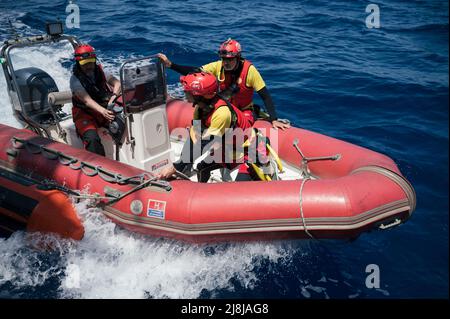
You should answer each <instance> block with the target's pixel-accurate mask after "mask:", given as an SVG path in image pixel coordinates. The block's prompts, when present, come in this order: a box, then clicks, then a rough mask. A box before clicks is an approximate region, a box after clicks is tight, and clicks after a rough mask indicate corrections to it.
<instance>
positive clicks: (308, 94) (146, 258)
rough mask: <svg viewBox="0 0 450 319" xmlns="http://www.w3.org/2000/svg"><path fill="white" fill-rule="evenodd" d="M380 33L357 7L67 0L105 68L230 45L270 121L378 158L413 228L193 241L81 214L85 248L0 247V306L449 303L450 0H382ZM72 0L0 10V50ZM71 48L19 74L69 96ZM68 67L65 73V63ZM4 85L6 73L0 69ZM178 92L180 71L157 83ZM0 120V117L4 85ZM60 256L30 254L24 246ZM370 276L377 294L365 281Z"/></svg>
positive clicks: (202, 56) (46, 55)
mask: <svg viewBox="0 0 450 319" xmlns="http://www.w3.org/2000/svg"><path fill="white" fill-rule="evenodd" d="M374 3H376V4H377V5H379V8H380V18H381V19H380V22H381V25H380V28H376V29H375V28H372V29H369V28H367V27H366V24H365V20H366V17H367V16H368V15H369V14H368V13H366V12H365V9H366V6H367V5H368V4H370V2H368V1H343V0H342V1H336V0H332V1H325V0H315V1H274V0H265V1H258V0H256V1H251V2H250V1H249V2H247V1H237V0H230V1H226V2H221V1H212V0H202V1H199V0H185V1H170V2H169V1H150V0H147V1H145V0H140V1H131V0H128V1H118V0H111V1H106V0H103V1H85V0H83V1H81V0H80V1H76V4H77V5H78V6H79V8H80V28H79V29H71V30H68V29H66V33H70V34H74V35H76V36H78V37H79V38H80V39H81V40H83V41H85V42H89V43H91V44H92V45H93V46H94V47H95V48H96V49H97V51H98V52H99V56H100V58H101V60H102V62H103V64H104V66H105V67H106V69H107V70H109V71H111V72H113V73H115V74H117V73H118V67H119V66H120V64H121V63H122V62H123V61H124V60H126V59H128V58H130V57H136V56H144V55H150V54H155V53H158V52H164V53H165V54H166V55H167V56H168V57H169V58H170V59H172V60H173V61H175V62H176V63H179V64H188V65H202V64H205V63H207V62H210V61H213V60H215V59H216V58H217V55H216V52H217V48H218V45H219V44H220V43H221V42H222V41H224V40H226V39H227V38H228V37H232V38H236V39H237V40H238V41H239V42H240V43H241V45H242V47H243V50H244V55H245V57H246V58H248V59H250V60H251V61H252V62H253V63H254V64H255V66H256V67H257V68H258V69H259V71H260V72H261V74H262V76H263V78H264V80H265V82H266V84H267V87H268V89H269V90H270V92H271V95H272V97H273V99H274V101H275V104H276V107H277V110H278V114H279V117H283V118H288V119H290V120H291V121H292V122H293V124H294V125H295V126H298V127H302V128H305V129H308V130H312V131H317V132H320V133H323V134H326V135H329V136H333V137H336V138H339V139H343V140H346V141H349V142H351V143H355V144H358V145H361V146H364V147H367V148H370V149H373V150H375V151H378V152H381V153H384V154H386V155H388V156H389V157H391V158H392V159H394V161H395V162H396V163H397V164H398V166H399V167H400V170H401V171H402V172H403V174H404V175H405V176H406V177H407V178H408V179H409V180H410V181H411V183H412V184H413V186H414V188H415V190H416V192H417V210H416V211H415V213H414V214H413V216H412V218H411V219H410V220H409V221H408V222H407V223H405V224H404V225H401V226H400V227H397V228H395V229H392V230H390V231H384V232H381V231H375V232H371V233H367V234H363V235H362V236H360V237H359V238H358V239H357V240H356V241H353V242H342V241H316V240H305V241H289V242H273V243H265V242H264V243H258V242H257V243H239V244H230V243H228V244H215V245H189V244H185V243H181V242H178V241H172V240H166V239H161V238H150V237H143V236H140V235H136V234H133V233H130V232H128V231H126V230H123V229H121V228H119V227H117V226H116V225H115V224H113V223H112V222H110V221H109V220H107V219H106V218H105V217H104V216H103V215H102V214H101V212H99V211H97V210H93V209H88V208H86V203H79V204H77V210H78V212H79V214H80V216H81V218H82V220H83V223H84V225H85V228H86V237H85V238H84V239H83V240H82V241H81V242H71V241H64V240H60V239H57V238H55V237H52V236H43V235H42V236H37V237H38V238H36V237H33V238H29V236H28V235H27V234H24V233H20V232H19V233H15V234H14V235H13V236H12V237H10V238H8V239H0V298H300V299H315V298H318V299H322V298H330V299H334V298H339V299H348V298H350V299H353V298H386V299H390V298H448V282H449V281H448V266H449V258H448V248H449V247H448V246H449V239H448V216H449V206H448V191H449V187H448V173H449V172H448V167H449V165H448V154H449V152H448V150H449V147H448V142H449V123H448V120H449V115H448V114H449V111H448V99H449V95H448V82H449V79H448V72H449V59H448V44H449V37H448V35H449V28H448V2H447V1H445V0H431V1H418V0H416V1H411V0H408V1H406V0H390V1H387V0H378V1H376V2H374ZM67 4H68V1H52V2H51V3H49V2H47V1H37V0H35V1H23V0H15V1H11V0H2V1H1V2H0V40H1V41H3V40H5V39H6V38H8V37H11V36H12V30H11V28H10V26H9V24H8V19H9V20H10V21H11V23H12V25H13V26H14V29H15V31H16V32H18V33H21V34H36V33H38V32H39V30H43V26H44V22H45V21H49V20H54V19H55V18H60V19H61V20H62V21H65V19H66V16H67V13H66V11H65V10H66V6H67ZM70 56H71V51H70V48H69V47H65V48H59V50H56V49H53V48H42V49H40V50H35V49H33V50H26V51H24V52H22V53H21V54H20V55H19V54H18V55H17V56H15V57H14V59H15V60H14V61H15V62H16V63H17V64H18V65H19V66H20V65H36V66H40V67H42V68H44V69H45V70H46V71H47V72H49V73H50V74H51V75H52V77H54V78H55V80H56V81H57V84H58V86H59V87H60V89H65V88H68V82H67V81H68V78H69V76H70V70H69V66H70ZM60 62H63V65H64V66H61V63H60ZM0 73H1V72H0ZM168 76H169V77H168V82H169V88H170V91H171V92H172V93H179V92H180V87H179V85H178V84H177V79H178V75H177V74H175V73H174V72H172V71H169V73H168ZM0 118H1V120H0V121H1V122H2V123H5V124H8V125H12V126H18V123H17V122H16V121H15V119H14V118H13V117H12V115H11V105H10V102H9V99H8V96H7V93H6V83H5V80H4V77H3V75H0ZM37 239H38V240H40V241H49V242H51V243H53V245H54V246H56V247H57V249H56V250H55V251H53V252H42V251H36V250H34V249H32V248H31V247H30V245H29V242H30V241H31V240H37ZM370 264H376V265H378V266H379V269H380V288H379V289H369V288H367V287H366V285H365V281H366V277H367V275H368V273H366V267H367V265H370Z"/></svg>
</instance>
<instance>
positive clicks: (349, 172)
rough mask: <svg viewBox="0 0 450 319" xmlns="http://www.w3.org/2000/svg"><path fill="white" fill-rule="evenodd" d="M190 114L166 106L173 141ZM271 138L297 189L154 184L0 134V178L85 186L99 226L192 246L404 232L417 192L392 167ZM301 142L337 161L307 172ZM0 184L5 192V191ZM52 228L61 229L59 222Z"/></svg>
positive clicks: (322, 140)
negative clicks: (108, 223) (102, 217)
mask: <svg viewBox="0 0 450 319" xmlns="http://www.w3.org/2000/svg"><path fill="white" fill-rule="evenodd" d="M192 111H193V109H192V107H191V105H190V104H187V103H186V102H184V101H180V100H173V101H171V102H169V103H168V104H167V117H168V123H169V129H170V131H173V130H174V129H175V128H185V127H188V126H189V125H190V124H191V119H192ZM255 126H256V127H258V128H261V129H266V131H267V132H268V134H269V135H270V134H272V135H273V134H274V132H275V131H274V130H268V129H269V127H270V125H269V123H267V122H263V121H258V122H257V123H256V124H255ZM277 133H278V135H277V136H276V137H275V136H270V137H271V138H272V139H276V140H277V141H278V154H279V156H280V158H281V159H282V161H283V163H284V164H285V165H286V166H289V167H291V168H292V170H293V171H295V170H297V171H298V172H299V173H298V176H299V178H298V179H289V180H277V181H271V182H265V181H253V182H220V183H197V182H193V181H188V180H173V181H169V182H164V181H158V180H156V179H154V177H153V175H152V174H150V173H149V172H147V171H144V170H141V169H138V168H136V167H132V166H129V165H126V164H123V163H120V162H117V161H114V160H111V159H108V158H105V157H101V156H97V155H95V154H92V153H89V152H87V151H85V150H82V149H77V148H74V147H71V146H69V145H65V144H62V143H58V142H55V141H52V140H50V139H47V138H43V137H41V136H38V135H36V134H34V133H32V132H30V131H28V130H18V129H15V128H12V127H8V126H6V125H2V124H0V144H1V145H3V146H4V148H3V151H1V152H0V169H1V170H3V171H4V172H7V173H8V174H14V175H15V176H20V177H23V178H25V179H28V180H32V181H33V182H34V183H36V184H41V185H43V186H46V187H48V188H52V187H54V188H56V189H60V190H64V189H66V190H71V191H76V190H81V189H83V188H85V187H86V186H88V188H89V192H90V194H97V195H98V204H99V205H100V206H101V207H102V208H103V211H104V213H105V214H106V216H108V217H109V218H111V219H112V220H113V221H114V222H116V223H117V224H119V225H121V226H123V227H125V228H127V229H130V230H131V231H136V232H140V233H144V234H148V235H151V236H165V237H172V238H178V239H182V240H187V241H193V242H205V241H208V242H209V241H224V240H255V239H256V240H268V239H270V240H272V239H291V238H292V239H294V238H343V239H345V238H349V239H352V238H356V237H357V236H358V235H359V234H361V233H362V232H365V231H369V230H372V229H375V228H381V229H386V228H390V227H392V226H396V225H398V224H401V223H402V222H404V221H406V220H407V219H408V218H409V217H410V216H411V214H412V212H413V211H414V209H415V204H416V199H415V193H414V190H413V188H412V186H411V185H410V183H409V182H408V181H407V180H406V179H405V178H404V177H403V176H402V174H401V173H400V171H399V169H398V168H397V166H396V164H395V163H394V162H393V161H392V160H391V159H390V158H388V157H386V156H384V155H382V154H379V153H376V152H373V151H370V150H368V149H365V148H362V147H359V146H356V145H353V144H350V143H347V142H344V141H340V140H337V139H334V138H331V137H327V136H324V135H321V134H317V133H314V132H310V131H306V130H302V129H299V128H291V129H288V130H286V131H279V132H277ZM298 140H300V141H301V148H302V154H304V155H303V156H304V158H305V159H307V158H308V157H315V158H317V157H319V158H320V157H326V156H328V155H330V154H339V156H338V160H337V158H334V160H317V161H316V160H311V161H310V162H309V163H308V165H307V166H305V165H304V164H305V163H306V161H303V162H302V159H303V158H302V156H301V155H300V154H299V152H298V151H297V150H296V147H294V144H296V142H297V141H298ZM302 163H303V164H302ZM306 173H307V174H306ZM300 177H301V178H300ZM1 181H2V187H7V186H8V185H6V184H4V183H5V180H4V179H2V180H1ZM24 192H25V191H24ZM1 212H2V213H3V211H1ZM49 213H51V214H55V212H50V211H49ZM52 221H53V223H54V224H55V225H60V226H61V227H62V225H66V224H65V221H64V219H61V218H53V219H52ZM47 223H48V220H47V222H46V223H45V224H47ZM35 225H39V224H35ZM42 225H44V224H42ZM60 226H58V227H56V226H55V227H54V228H53V229H52V231H56V232H58V233H61V232H63V233H64V234H65V235H66V236H67V232H71V231H72V230H73V236H72V237H76V236H78V237H79V231H80V230H79V229H72V228H71V227H69V226H67V227H62V228H64V229H62V228H61V227H60ZM37 228H38V227H34V230H39V229H37ZM43 228H45V227H44V226H43ZM48 229H50V228H45V229H43V230H48ZM71 229H72V230H71ZM77 234H78V235H77ZM69 236H70V235H69Z"/></svg>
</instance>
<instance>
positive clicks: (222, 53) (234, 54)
mask: <svg viewBox="0 0 450 319" xmlns="http://www.w3.org/2000/svg"><path fill="white" fill-rule="evenodd" d="M226 55H231V56H232V57H222V56H226ZM237 55H238V53H236V52H230V51H227V50H219V56H221V57H222V59H233V58H235V57H237Z"/></svg>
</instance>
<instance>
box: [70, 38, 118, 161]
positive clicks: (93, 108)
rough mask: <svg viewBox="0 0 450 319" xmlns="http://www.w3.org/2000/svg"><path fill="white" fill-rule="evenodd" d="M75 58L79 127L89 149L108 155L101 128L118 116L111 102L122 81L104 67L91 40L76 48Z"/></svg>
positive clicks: (75, 116)
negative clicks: (100, 132)
mask: <svg viewBox="0 0 450 319" xmlns="http://www.w3.org/2000/svg"><path fill="white" fill-rule="evenodd" d="M74 59H75V66H74V67H73V74H72V77H71V78H70V89H71V91H72V105H73V107H72V117H73V121H74V123H75V128H76V131H77V134H78V136H79V137H80V138H81V139H82V140H83V144H84V147H85V149H86V150H88V151H90V152H93V153H96V154H99V155H102V156H105V149H104V147H103V145H102V143H101V140H100V136H99V135H98V133H97V129H98V128H100V127H106V126H107V124H108V123H110V122H111V121H113V120H114V113H113V112H112V111H110V110H108V109H107V106H108V105H109V104H111V103H113V102H115V100H116V99H117V97H118V96H119V92H120V81H119V80H118V79H116V78H115V77H114V76H112V75H110V74H108V73H106V72H105V71H103V68H102V66H101V65H100V64H98V63H97V56H96V53H95V50H94V48H93V47H92V46H90V45H88V44H83V45H80V46H78V47H76V48H75V53H74Z"/></svg>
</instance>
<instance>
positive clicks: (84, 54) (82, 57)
mask: <svg viewBox="0 0 450 319" xmlns="http://www.w3.org/2000/svg"><path fill="white" fill-rule="evenodd" d="M75 57H77V58H81V59H89V58H95V57H96V56H95V53H90V52H85V53H81V54H75Z"/></svg>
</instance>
